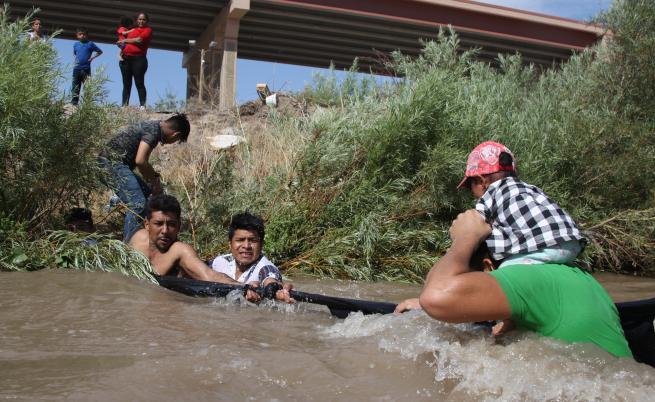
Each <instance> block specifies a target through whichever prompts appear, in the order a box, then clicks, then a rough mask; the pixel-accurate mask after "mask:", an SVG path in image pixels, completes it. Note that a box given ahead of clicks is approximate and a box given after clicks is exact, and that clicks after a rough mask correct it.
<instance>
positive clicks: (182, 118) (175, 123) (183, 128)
mask: <svg viewBox="0 0 655 402" xmlns="http://www.w3.org/2000/svg"><path fill="white" fill-rule="evenodd" d="M166 123H168V124H169V125H170V128H171V129H172V130H173V131H179V132H180V137H179V138H180V141H181V142H186V140H187V139H188V138H189V132H190V131H191V124H190V123H189V119H188V118H187V117H186V114H184V113H175V114H174V115H172V116H171V117H169V118H168V119H166Z"/></svg>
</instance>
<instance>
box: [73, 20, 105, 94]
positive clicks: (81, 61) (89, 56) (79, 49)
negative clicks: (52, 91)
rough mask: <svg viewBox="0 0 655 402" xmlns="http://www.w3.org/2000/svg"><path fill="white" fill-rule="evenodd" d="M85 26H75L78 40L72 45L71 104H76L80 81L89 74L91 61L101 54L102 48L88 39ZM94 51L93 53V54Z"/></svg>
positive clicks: (80, 85)
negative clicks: (73, 61) (73, 59)
mask: <svg viewBox="0 0 655 402" xmlns="http://www.w3.org/2000/svg"><path fill="white" fill-rule="evenodd" d="M88 35H89V34H88V31H87V29H86V28H77V30H76V32H75V36H76V37H77V40H78V42H76V43H75V44H74V45H73V55H74V56H75V66H74V67H73V88H72V90H71V91H72V93H73V99H72V100H71V104H73V105H74V106H77V103H78V102H79V100H80V89H81V88H82V83H84V81H86V79H87V78H88V77H90V76H91V61H93V59H95V58H97V57H99V56H100V55H101V54H102V50H100V48H99V47H98V46H96V44H95V43H93V42H91V41H89V39H88ZM94 53H95V54H94Z"/></svg>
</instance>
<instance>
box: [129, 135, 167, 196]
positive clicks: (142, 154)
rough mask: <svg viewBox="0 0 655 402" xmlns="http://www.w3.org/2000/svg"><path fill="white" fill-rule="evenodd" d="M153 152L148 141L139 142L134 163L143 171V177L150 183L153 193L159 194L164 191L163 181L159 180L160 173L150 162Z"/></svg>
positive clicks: (140, 171)
mask: <svg viewBox="0 0 655 402" xmlns="http://www.w3.org/2000/svg"><path fill="white" fill-rule="evenodd" d="M151 152H152V148H151V147H150V145H148V143H147V142H145V141H141V142H140V143H139V148H138V149H137V151H136V158H135V160H134V163H135V164H136V167H137V168H138V169H139V173H141V175H142V176H143V178H144V179H145V180H146V181H147V182H148V184H149V185H150V187H151V188H152V192H153V194H159V193H161V191H162V188H161V181H160V180H159V174H158V173H157V172H156V171H155V169H154V168H153V167H152V165H151V164H150V161H149V160H150V153H151Z"/></svg>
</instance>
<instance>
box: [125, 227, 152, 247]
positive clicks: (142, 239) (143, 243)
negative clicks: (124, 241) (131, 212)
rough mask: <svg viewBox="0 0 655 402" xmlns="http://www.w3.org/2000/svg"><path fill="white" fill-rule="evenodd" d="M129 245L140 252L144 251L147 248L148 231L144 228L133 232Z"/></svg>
mask: <svg viewBox="0 0 655 402" xmlns="http://www.w3.org/2000/svg"><path fill="white" fill-rule="evenodd" d="M129 246H130V247H132V248H134V249H136V250H139V251H141V252H146V251H147V249H148V232H147V231H146V230H145V229H139V230H137V231H136V232H134V234H133V235H132V238H130V242H129Z"/></svg>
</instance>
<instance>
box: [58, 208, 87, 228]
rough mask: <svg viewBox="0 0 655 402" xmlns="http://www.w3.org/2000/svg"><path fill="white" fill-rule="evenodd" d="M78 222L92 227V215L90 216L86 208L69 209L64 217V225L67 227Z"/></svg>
mask: <svg viewBox="0 0 655 402" xmlns="http://www.w3.org/2000/svg"><path fill="white" fill-rule="evenodd" d="M79 221H84V222H88V223H89V224H91V225H93V215H92V214H91V211H89V210H88V209H86V208H81V207H75V208H71V209H70V210H69V211H68V213H66V216H65V217H64V223H65V224H67V225H69V224H71V223H73V222H79Z"/></svg>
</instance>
